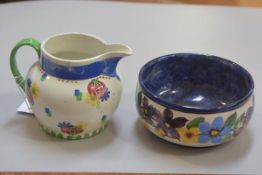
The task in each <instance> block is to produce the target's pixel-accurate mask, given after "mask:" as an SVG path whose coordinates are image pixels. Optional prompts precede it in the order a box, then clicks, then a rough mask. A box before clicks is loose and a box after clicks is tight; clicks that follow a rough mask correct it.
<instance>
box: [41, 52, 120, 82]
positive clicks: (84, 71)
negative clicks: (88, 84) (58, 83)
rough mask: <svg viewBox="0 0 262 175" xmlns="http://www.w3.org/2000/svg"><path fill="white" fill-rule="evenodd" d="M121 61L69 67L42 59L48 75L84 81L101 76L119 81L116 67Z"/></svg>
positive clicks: (112, 59) (117, 59)
mask: <svg viewBox="0 0 262 175" xmlns="http://www.w3.org/2000/svg"><path fill="white" fill-rule="evenodd" d="M120 59H121V58H120V57H117V58H109V59H106V60H102V61H97V62H94V63H91V64H88V65H83V66H76V67H68V66H63V65H59V64H56V63H54V62H52V61H50V60H49V59H48V58H45V57H42V58H41V66H42V69H43V70H44V71H45V72H46V73H47V74H49V75H52V76H55V77H57V78H61V79H67V80H83V79H89V78H94V77H97V76H99V75H107V76H110V77H116V78H117V79H119V76H118V75H117V73H116V66H117V63H118V62H119V60H120Z"/></svg>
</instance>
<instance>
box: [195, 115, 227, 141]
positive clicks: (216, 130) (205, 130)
mask: <svg viewBox="0 0 262 175" xmlns="http://www.w3.org/2000/svg"><path fill="white" fill-rule="evenodd" d="M199 131H200V135H199V138H198V141H199V143H207V142H209V141H211V142H212V143H215V144H219V143H221V141H222V137H224V136H227V135H229V134H230V132H231V128H230V127H229V126H224V120H223V118H222V117H216V118H215V119H214V120H213V122H212V124H211V125H210V124H209V123H207V122H202V123H200V124H199Z"/></svg>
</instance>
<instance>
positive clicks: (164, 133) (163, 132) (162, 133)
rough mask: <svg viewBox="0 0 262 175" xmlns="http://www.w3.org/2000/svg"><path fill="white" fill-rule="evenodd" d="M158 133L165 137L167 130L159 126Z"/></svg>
mask: <svg viewBox="0 0 262 175" xmlns="http://www.w3.org/2000/svg"><path fill="white" fill-rule="evenodd" d="M157 133H158V135H160V136H161V137H165V136H166V132H165V131H164V130H163V129H162V128H157Z"/></svg>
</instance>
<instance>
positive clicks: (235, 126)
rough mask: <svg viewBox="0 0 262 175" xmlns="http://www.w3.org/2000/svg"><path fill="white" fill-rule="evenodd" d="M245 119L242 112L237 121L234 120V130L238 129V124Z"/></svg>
mask: <svg viewBox="0 0 262 175" xmlns="http://www.w3.org/2000/svg"><path fill="white" fill-rule="evenodd" d="M244 117H245V112H243V113H242V114H241V115H240V116H239V117H238V119H237V120H236V122H235V124H234V128H235V129H236V128H237V127H238V124H239V123H240V122H241V121H242V120H243V118H244Z"/></svg>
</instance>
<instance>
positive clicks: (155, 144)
mask: <svg viewBox="0 0 262 175" xmlns="http://www.w3.org/2000/svg"><path fill="white" fill-rule="evenodd" d="M261 19H262V10H261V9H255V8H252V9H251V8H250V9H249V8H229V7H210V6H184V5H171V4H168V5H163V4H162V5H157V4H141V3H138V4H132V3H116V2H111V3H110V2H84V1H79V2H77V1H74V2H71V1H66V2H63V1H59V2H58V1H57V2H55V1H52V2H51V1H50V2H48V1H44V2H24V3H11V4H3V5H0V42H1V44H0V66H1V67H0V81H1V88H0V99H1V102H0V104H1V106H0V139H1V140H0V157H1V158H0V171H81V172H82V171H94V172H97V171H99V172H107V171H110V172H163V173H164V172H173V173H175V172H180V173H183V172H184V173H185V172H186V173H245V174H246V173H261V171H262V168H261V160H260V159H261V155H262V154H261V153H262V149H261V148H262V140H261V135H262V134H261V130H262V128H261V124H262V118H261V114H262V109H261V98H262V92H261V89H262V81H261V75H262V69H261V66H262V64H261V63H262V62H261V59H262V34H261V32H262V20H261ZM70 31H78V32H84V33H90V34H94V35H97V36H99V37H101V38H103V39H105V40H106V41H108V42H110V43H115V42H119V43H125V44H128V45H129V46H130V47H132V48H133V49H134V55H132V56H130V57H128V58H126V59H123V60H122V61H121V63H120V64H119V66H118V68H119V71H120V72H121V75H122V80H123V94H122V101H121V103H120V105H119V107H118V109H117V111H116V112H115V114H114V116H113V119H112V121H111V123H110V125H109V127H108V128H107V130H106V131H105V132H103V133H102V134H101V135H98V136H96V137H94V138H91V139H85V140H78V141H66V140H59V139H56V138H52V137H51V136H48V135H46V134H45V133H44V132H43V131H42V130H41V129H40V127H39V126H38V124H37V122H36V120H35V118H34V117H32V116H27V115H22V114H16V112H15V111H16V108H17V107H18V106H19V105H20V103H21V102H22V101H23V98H22V97H21V94H20V93H19V91H18V88H17V86H16V85H15V82H14V80H13V79H12V76H11V73H10V70H9V60H8V58H9V54H10V51H11V49H12V47H13V46H14V45H15V44H16V42H17V41H19V40H20V39H22V38H26V37H34V38H37V39H39V40H40V41H42V40H43V39H45V38H46V37H48V36H50V35H53V34H56V33H60V32H70ZM177 52H194V53H206V54H214V55H217V56H221V57H225V58H228V59H231V60H233V61H235V62H237V63H239V64H241V65H243V66H244V67H245V68H247V69H248V70H249V71H250V72H251V74H252V75H253V76H254V79H255V86H256V91H255V94H256V108H255V112H254V115H253V118H252V120H251V123H250V124H249V127H248V129H247V130H245V131H244V132H243V133H242V134H241V136H240V137H238V138H237V139H235V140H234V141H233V142H231V143H228V144H225V145H223V146H219V147H213V148H203V149H193V148H184V147H180V146H176V145H173V144H170V143H167V142H165V141H162V140H160V139H158V138H157V137H155V136H153V135H152V134H151V133H149V132H148V131H146V130H145V129H144V128H143V127H142V126H141V124H140V123H139V122H138V120H137V118H138V114H137V112H136V109H135V101H134V98H135V87H136V82H137V75H138V71H139V69H140V68H141V67H142V65H143V64H144V63H146V62H147V61H149V60H151V59H153V58H156V57H158V56H160V55H165V54H170V53H177ZM17 60H18V65H19V68H20V69H21V71H22V72H23V73H26V70H27V69H28V67H29V66H30V65H31V64H32V63H33V62H34V61H36V60H37V58H36V53H35V52H34V51H33V49H30V48H22V49H21V50H20V51H19V53H18V57H17ZM225 83H228V82H225Z"/></svg>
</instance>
